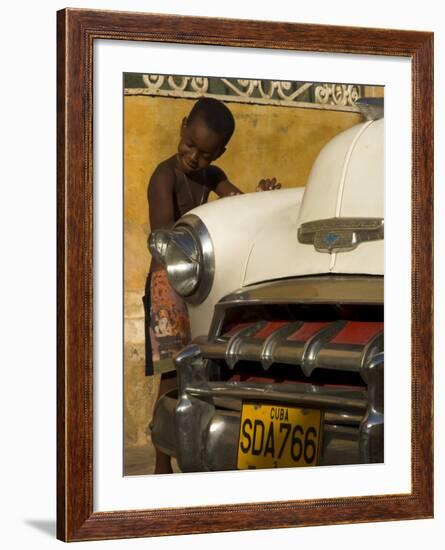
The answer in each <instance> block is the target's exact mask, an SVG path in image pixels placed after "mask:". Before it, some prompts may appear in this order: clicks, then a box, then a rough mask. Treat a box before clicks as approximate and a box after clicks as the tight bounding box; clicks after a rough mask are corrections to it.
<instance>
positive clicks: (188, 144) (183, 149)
mask: <svg viewBox="0 0 445 550" xmlns="http://www.w3.org/2000/svg"><path fill="white" fill-rule="evenodd" d="M234 129H235V120H234V118H233V115H232V113H231V112H230V110H229V109H228V108H227V107H226V106H225V105H224V103H222V102H221V101H218V100H217V99H213V98H210V97H205V98H201V99H199V100H198V101H197V102H196V103H195V105H194V106H193V108H192V110H191V111H190V114H189V116H188V117H187V118H184V119H183V121H182V124H181V132H180V141H179V145H178V159H179V168H180V169H181V170H182V171H183V172H185V173H187V172H192V171H194V170H198V169H200V168H206V167H207V166H208V165H209V164H210V163H211V162H213V161H214V160H216V159H217V158H218V157H219V156H221V155H222V154H223V153H224V151H225V146H226V144H227V142H228V141H229V139H230V138H231V137H232V134H233V131H234Z"/></svg>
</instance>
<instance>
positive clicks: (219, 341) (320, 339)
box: [195, 321, 383, 382]
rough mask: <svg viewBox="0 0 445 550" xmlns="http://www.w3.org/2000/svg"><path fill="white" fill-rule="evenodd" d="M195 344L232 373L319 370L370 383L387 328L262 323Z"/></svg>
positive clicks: (376, 325)
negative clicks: (253, 367) (253, 366)
mask: <svg viewBox="0 0 445 550" xmlns="http://www.w3.org/2000/svg"><path fill="white" fill-rule="evenodd" d="M195 342H196V343H197V344H198V345H199V347H200V349H201V352H202V355H203V357H204V358H206V359H222V360H225V361H226V363H227V365H228V366H229V368H230V369H233V368H234V366H235V365H236V363H237V362H238V361H242V360H245V361H257V362H259V363H260V364H261V365H262V367H263V369H264V370H268V369H269V368H270V367H271V366H272V365H273V364H274V363H282V364H287V365H299V366H300V367H301V369H302V371H303V373H304V374H305V376H307V377H309V376H310V375H311V374H312V372H313V371H314V369H317V368H324V369H331V370H342V371H353V372H359V373H360V374H361V375H362V377H363V379H364V381H365V382H366V368H365V367H366V365H367V364H368V363H369V362H370V361H371V360H372V358H373V357H374V356H375V355H376V354H377V353H380V352H382V351H383V323H376V322H374V323H365V322H360V321H335V322H319V323H314V322H303V321H292V322H278V323H277V322H275V323H270V322H269V323H268V322H267V321H259V322H257V323H251V324H248V325H247V326H246V325H240V328H239V330H237V328H236V327H235V328H234V329H232V330H231V331H230V333H229V334H228V335H226V336H225V335H221V336H217V337H216V338H214V339H212V340H210V341H208V340H205V339H198V340H196V341H195Z"/></svg>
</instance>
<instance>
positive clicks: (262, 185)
mask: <svg viewBox="0 0 445 550" xmlns="http://www.w3.org/2000/svg"><path fill="white" fill-rule="evenodd" d="M280 188H281V183H280V182H278V181H277V178H272V179H263V180H260V181H259V183H258V185H257V188H256V190H257V191H272V190H273V189H280Z"/></svg>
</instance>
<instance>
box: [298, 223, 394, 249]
mask: <svg viewBox="0 0 445 550" xmlns="http://www.w3.org/2000/svg"><path fill="white" fill-rule="evenodd" d="M383 237H384V220H383V218H328V219H325V220H316V221H313V222H306V223H303V224H301V226H300V227H299V229H298V241H299V242H300V243H302V244H312V245H314V247H315V249H316V250H317V251H318V252H328V253H330V254H332V253H333V252H348V251H349V250H354V249H355V248H357V246H358V245H359V244H360V243H363V242H367V241H378V240H381V239H383Z"/></svg>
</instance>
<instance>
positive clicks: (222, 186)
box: [215, 178, 281, 197]
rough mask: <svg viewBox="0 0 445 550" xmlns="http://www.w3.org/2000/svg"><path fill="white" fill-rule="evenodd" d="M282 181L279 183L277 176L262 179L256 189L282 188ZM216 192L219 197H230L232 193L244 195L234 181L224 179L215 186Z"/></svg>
mask: <svg viewBox="0 0 445 550" xmlns="http://www.w3.org/2000/svg"><path fill="white" fill-rule="evenodd" d="M280 188H281V183H279V182H278V181H277V180H276V178H272V179H262V180H260V181H259V183H258V185H257V188H256V190H257V191H271V190H272V189H280ZM215 193H216V194H217V195H218V196H219V197H230V196H231V195H242V194H243V192H242V191H241V190H240V189H238V187H236V186H235V185H233V183H231V182H230V181H229V180H227V179H226V180H224V181H221V182H219V183H218V185H217V186H216V187H215Z"/></svg>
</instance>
